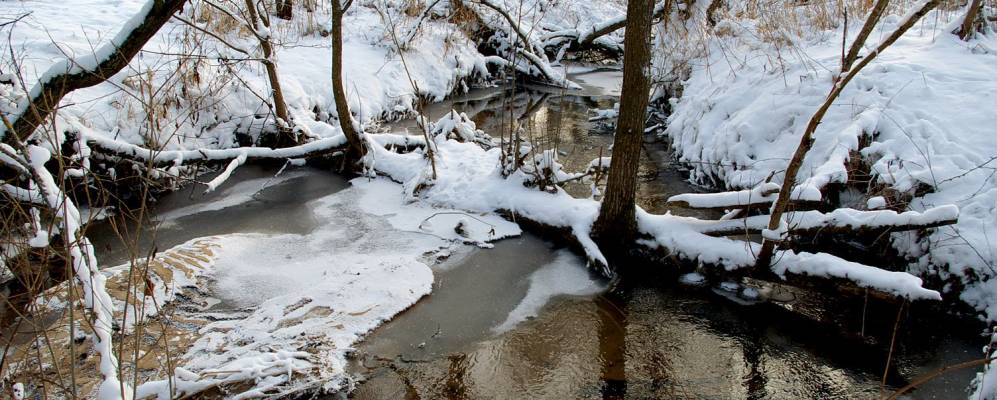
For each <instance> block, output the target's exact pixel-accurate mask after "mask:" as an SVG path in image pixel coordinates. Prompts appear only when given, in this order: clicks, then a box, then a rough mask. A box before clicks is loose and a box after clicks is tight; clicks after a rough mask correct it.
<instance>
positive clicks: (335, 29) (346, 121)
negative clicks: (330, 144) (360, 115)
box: [330, 0, 365, 159]
mask: <svg viewBox="0 0 997 400" xmlns="http://www.w3.org/2000/svg"><path fill="white" fill-rule="evenodd" d="M350 3H352V0H350ZM350 3H347V4H350ZM348 7H349V5H347V6H346V7H344V6H343V4H342V3H340V0H332V32H331V35H330V36H331V37H332V71H331V73H332V95H333V97H335V101H336V114H338V115H339V125H340V127H342V129H343V135H345V136H346V140H347V142H349V145H350V153H352V154H351V155H350V158H353V159H358V158H360V157H361V156H363V155H364V154H365V153H364V151H365V150H364V146H363V141H362V140H361V139H360V134H359V133H358V132H357V129H356V127H355V126H354V122H353V114H351V113H350V104H349V102H348V101H347V100H346V90H345V88H344V87H343V14H344V13H345V12H346V8H348Z"/></svg>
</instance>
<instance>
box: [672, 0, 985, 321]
mask: <svg viewBox="0 0 997 400" xmlns="http://www.w3.org/2000/svg"><path fill="white" fill-rule="evenodd" d="M959 15H961V13H960V12H942V11H935V12H932V13H931V14H929V15H927V16H926V17H925V18H924V19H923V21H922V22H920V23H918V24H917V25H916V26H915V27H914V28H913V29H911V30H910V31H909V32H908V33H907V34H905V35H904V36H903V37H902V38H901V39H900V40H899V41H897V43H896V44H894V45H893V46H891V47H890V48H889V49H887V50H886V51H885V52H883V53H882V54H880V55H879V56H878V57H877V59H876V60H875V61H873V62H872V64H871V65H869V66H868V67H867V68H865V69H864V70H863V71H862V72H861V73H859V75H858V76H857V77H856V78H855V80H854V81H852V82H851V83H850V84H849V85H848V86H847V87H846V89H845V90H844V92H843V93H842V94H841V96H840V97H839V99H838V100H837V101H836V102H835V103H834V105H833V106H832V107H831V109H830V111H829V112H828V113H827V116H825V118H824V119H823V122H822V123H821V124H820V126H819V128H818V129H817V132H816V134H815V141H814V146H813V149H812V150H811V151H810V153H808V155H807V158H806V159H805V164H804V167H803V168H802V169H801V171H802V172H801V176H800V180H801V182H802V186H805V187H810V188H814V189H819V188H823V187H825V185H827V184H829V183H844V182H846V181H848V180H849V178H850V177H852V176H853V175H854V174H855V173H856V172H857V171H853V170H849V168H850V165H849V164H848V161H849V159H850V158H851V157H854V156H856V155H859V156H860V157H862V159H863V160H864V161H865V162H867V163H869V164H870V165H872V171H871V172H872V175H873V181H872V182H869V183H868V185H867V187H868V188H869V189H868V190H869V194H868V195H867V196H869V197H870V198H872V197H877V196H878V195H880V194H884V193H885V194H887V197H890V196H889V194H890V191H889V190H887V189H892V190H894V191H895V192H893V193H901V194H907V195H914V197H913V199H912V200H911V201H910V203H909V204H906V205H905V204H897V203H896V201H897V200H899V199H900V198H902V196H900V197H898V196H894V197H893V198H890V203H891V204H892V205H894V206H897V207H898V208H900V209H903V208H905V207H906V208H907V209H910V210H916V211H923V210H926V209H928V208H931V207H935V206H939V205H945V204H954V205H956V206H958V207H959V210H960V212H959V223H958V224H956V225H954V226H951V227H942V228H939V229H936V230H934V231H933V232H932V233H931V234H930V235H928V236H927V237H918V236H917V235H916V234H914V233H896V234H893V237H892V239H893V244H894V246H895V247H896V248H897V249H899V250H900V251H901V252H902V253H903V254H904V255H906V256H908V257H910V258H911V264H910V269H909V270H910V272H912V273H914V274H917V275H921V276H937V277H938V278H941V280H942V281H946V282H958V283H961V284H963V285H966V289H965V290H964V291H962V292H961V294H960V298H961V299H962V300H963V301H965V302H966V303H967V304H969V305H970V306H972V307H974V308H976V309H977V310H979V311H980V313H981V315H982V316H983V317H984V318H985V319H987V320H997V297H995V296H997V295H995V293H997V290H995V289H997V286H994V283H993V282H994V281H993V280H992V279H991V277H993V276H994V275H995V272H994V271H995V269H994V267H995V266H997V242H994V238H995V237H997V220H995V219H994V215H997V210H995V209H994V205H995V204H997V177H995V175H994V173H993V172H994V168H995V167H997V160H995V158H994V157H997V142H994V141H993V135H994V128H993V121H992V119H993V112H992V110H994V109H997V81H995V80H994V79H993V77H994V76H995V74H997V53H995V49H997V41H995V36H994V35H993V34H990V35H985V36H979V37H978V38H976V39H973V40H970V41H968V42H967V41H961V40H960V39H959V38H958V36H956V35H953V34H950V33H949V32H950V31H952V30H953V29H954V25H953V24H952V23H950V22H949V21H950V20H953V19H955V18H956V17H958V16H959ZM899 20H900V18H899V16H897V15H890V16H887V17H885V18H884V21H883V22H882V23H881V24H880V25H879V26H878V27H877V28H876V30H875V31H874V32H873V34H872V38H873V39H872V41H873V42H875V41H876V40H877V39H876V38H878V37H880V36H884V35H886V34H887V33H889V32H891V31H892V30H893V29H894V28H895V27H896V24H897V23H898V21H899ZM860 23H861V21H853V23H851V24H850V26H849V29H848V32H849V34H850V35H854V34H855V33H857V32H858V30H859V29H858V27H859V26H860V25H859V24H860ZM717 31H718V32H721V31H722V32H723V34H721V35H719V36H718V37H715V38H711V39H710V41H709V42H708V47H707V50H708V51H707V54H708V55H707V56H706V57H705V58H703V59H698V60H696V62H694V63H691V74H690V76H689V78H688V80H686V81H685V82H684V90H683V95H682V96H681V97H680V98H677V99H673V105H674V113H673V115H672V116H671V117H670V119H669V127H668V129H667V131H666V132H665V135H667V136H668V137H669V138H670V139H671V140H672V141H673V145H674V147H675V149H676V150H677V152H678V154H679V157H680V158H681V160H682V161H685V162H688V163H689V165H690V168H692V171H693V179H695V180H697V181H699V182H703V183H711V184H716V185H719V186H722V187H729V188H733V189H750V188H753V187H755V186H757V185H759V184H761V183H762V182H764V181H765V180H766V178H767V177H769V176H770V175H772V176H773V180H774V181H775V182H780V181H781V180H782V176H781V174H782V171H783V170H784V169H785V168H786V164H787V162H788V157H789V156H790V155H791V154H792V153H793V151H794V150H795V148H796V146H797V145H798V144H799V137H800V135H801V134H802V132H803V129H804V127H805V125H806V124H807V122H808V120H809V118H810V116H811V115H812V114H813V113H814V112H815V111H816V109H817V108H818V106H819V105H820V103H821V102H823V101H824V99H825V97H826V96H827V93H828V91H829V90H830V85H831V80H832V78H833V76H834V75H835V74H836V71H838V69H839V68H840V59H841V29H840V28H839V29H837V30H830V31H821V30H809V31H808V32H807V34H805V35H803V36H794V35H792V34H790V33H788V31H789V29H788V28H787V29H785V31H779V32H778V33H779V34H785V35H786V40H787V41H788V42H787V43H783V44H781V45H776V44H773V43H771V42H767V41H764V40H762V39H761V36H762V34H760V33H759V31H760V28H759V24H758V23H755V21H752V20H739V21H734V20H726V21H721V22H719V23H718V26H717ZM866 204H867V202H866V201H865V200H863V201H861V203H860V204H859V205H858V207H860V208H863V207H865V206H866ZM792 223H793V222H791V224H792ZM949 288H952V289H956V287H948V286H947V287H946V289H949Z"/></svg>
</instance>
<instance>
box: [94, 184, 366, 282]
mask: <svg viewBox="0 0 997 400" xmlns="http://www.w3.org/2000/svg"><path fill="white" fill-rule="evenodd" d="M275 172H276V171H275V170H274V169H273V168H267V167H262V166H257V165H245V166H242V167H240V168H239V169H237V170H236V171H235V172H234V173H233V175H232V177H231V178H229V180H228V181H226V182H225V184H224V185H223V186H222V187H220V188H218V190H216V191H214V192H211V193H204V187H203V186H201V185H191V186H190V187H185V188H183V189H182V190H180V191H177V192H174V193H171V194H169V195H166V196H163V197H162V198H160V199H158V202H157V203H156V204H153V206H152V207H151V212H152V213H153V215H154V216H153V217H152V219H153V221H154V222H157V223H154V224H151V225H150V224H147V223H141V224H137V223H136V222H135V220H134V219H133V218H136V217H137V215H136V216H133V217H123V216H117V217H115V218H112V219H111V220H109V221H105V222H103V223H100V224H94V226H93V227H91V228H89V232H88V237H90V238H91V240H92V242H93V244H94V247H95V248H96V249H97V257H98V259H99V260H100V262H101V264H104V265H117V264H120V263H124V262H128V261H129V260H130V259H131V258H132V257H136V258H139V259H141V258H144V257H145V256H146V255H147V254H148V252H149V251H151V250H152V249H154V248H158V249H159V250H165V249H168V248H171V247H173V246H176V245H178V244H181V243H184V242H186V241H188V240H191V239H195V238H199V237H204V236H211V235H222V234H226V233H240V232H259V233H299V234H304V233H308V232H310V231H311V230H312V228H313V227H314V226H315V224H316V223H318V221H316V220H315V219H314V217H313V216H312V213H311V211H310V209H309V208H308V206H307V205H306V203H308V201H310V200H314V199H317V198H320V197H324V196H327V195H330V194H333V193H335V192H338V191H340V190H342V189H345V188H347V187H348V186H349V182H347V181H346V179H344V178H343V177H342V176H340V175H338V174H334V173H332V172H328V171H322V170H318V169H310V168H309V169H290V168H289V169H287V170H285V171H283V172H281V174H280V175H277V176H275ZM210 177H211V175H208V176H205V177H202V178H201V179H202V181H203V180H204V179H210ZM143 219H146V218H143ZM136 227H139V228H138V229H136ZM122 235H123V236H124V237H127V238H128V239H127V240H125V241H122V240H121V239H120V237H121V236H122Z"/></svg>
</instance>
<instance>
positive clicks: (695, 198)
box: [668, 182, 779, 210]
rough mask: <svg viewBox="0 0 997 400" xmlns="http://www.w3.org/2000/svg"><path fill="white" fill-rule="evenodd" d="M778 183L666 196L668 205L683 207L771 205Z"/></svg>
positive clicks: (716, 207)
mask: <svg viewBox="0 0 997 400" xmlns="http://www.w3.org/2000/svg"><path fill="white" fill-rule="evenodd" d="M778 194H779V185H778V184H775V183H771V182H769V183H764V184H762V185H759V186H756V187H754V188H751V189H747V190H739V191H733V192H719V193H683V194H679V195H675V196H672V197H669V198H668V205H669V206H673V207H685V208H712V209H720V210H724V209H732V208H747V207H757V206H762V205H771V204H772V202H773V201H775V199H776V197H777V196H776V195H778Z"/></svg>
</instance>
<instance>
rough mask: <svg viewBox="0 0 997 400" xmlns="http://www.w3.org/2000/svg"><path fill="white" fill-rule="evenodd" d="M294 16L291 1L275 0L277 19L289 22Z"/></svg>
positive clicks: (292, 2)
mask: <svg viewBox="0 0 997 400" xmlns="http://www.w3.org/2000/svg"><path fill="white" fill-rule="evenodd" d="M293 16H294V1H293V0H277V18H280V19H286V20H290V19H291V18H292V17H293Z"/></svg>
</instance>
